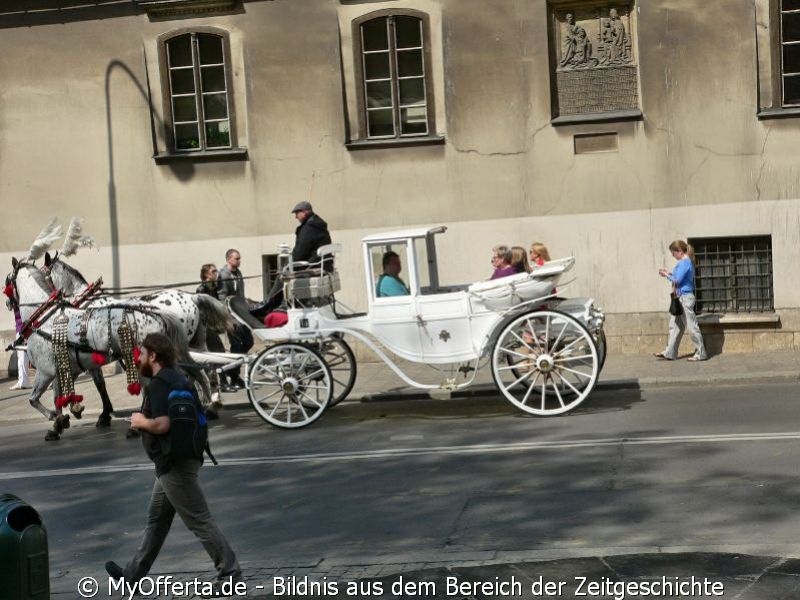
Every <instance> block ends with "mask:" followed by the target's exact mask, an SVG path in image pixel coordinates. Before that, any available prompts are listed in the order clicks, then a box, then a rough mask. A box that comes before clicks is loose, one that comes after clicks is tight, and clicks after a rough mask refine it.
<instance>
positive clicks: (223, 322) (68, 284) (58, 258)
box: [43, 218, 233, 413]
mask: <svg viewBox="0 0 800 600" xmlns="http://www.w3.org/2000/svg"><path fill="white" fill-rule="evenodd" d="M91 245H92V239H91V238H90V237H88V236H84V235H83V233H82V220H81V219H77V218H73V219H72V221H71V222H70V225H69V228H68V230H67V234H66V239H65V242H64V246H63V247H62V249H61V252H60V253H59V252H56V253H55V255H54V256H50V254H49V253H47V252H46V253H45V266H44V268H43V270H44V272H45V273H46V274H47V275H48V276H49V277H50V281H51V282H52V284H53V286H54V287H55V289H57V290H60V291H61V292H62V294H63V295H64V297H66V298H71V299H75V298H81V297H83V296H85V295H87V291H89V290H90V289H91V288H92V286H93V285H94V284H90V283H88V282H87V281H86V278H85V277H84V276H83V275H82V274H81V273H80V271H78V270H77V269H75V268H74V267H72V266H71V265H69V264H67V263H66V262H65V261H64V260H63V258H64V257H68V256H71V255H73V254H74V253H75V251H76V250H77V249H78V248H80V247H83V246H91ZM110 303H117V304H119V301H116V300H114V299H113V298H111V297H109V296H107V295H101V296H92V297H90V299H89V300H87V301H86V303H85V304H82V305H81V306H82V307H84V308H87V309H89V310H95V309H97V308H101V307H103V306H106V305H108V304H110ZM123 304H129V305H132V306H137V307H150V308H153V309H155V310H157V311H158V312H159V313H161V314H169V315H172V316H173V317H175V318H176V319H177V321H178V322H179V323H180V327H181V329H182V330H183V334H184V335H185V337H186V340H187V341H188V345H189V348H191V349H192V350H197V351H200V352H205V351H206V350H207V349H208V347H207V345H206V333H207V331H209V330H210V331H214V332H216V333H223V332H226V331H229V330H230V328H231V327H232V325H233V320H232V318H231V315H230V313H229V312H228V309H227V308H225V305H224V304H222V303H221V302H219V301H218V300H216V299H214V298H212V297H211V296H208V295H207V294H190V293H187V292H184V291H181V290H176V289H158V290H154V291H153V292H151V293H150V294H147V295H145V296H140V297H134V298H129V299H128V300H127V301H125V303H123ZM196 376H197V377H198V378H201V380H202V378H204V377H205V374H204V373H202V372H197V373H196ZM201 388H202V389H203V404H204V405H205V407H206V410H207V411H209V413H213V412H215V411H216V410H218V409H219V408H220V407H221V403H220V401H219V380H218V379H217V378H216V377H212V378H211V381H210V388H211V389H210V391H209V390H208V389H207V388H206V386H205V385H203V384H201Z"/></svg>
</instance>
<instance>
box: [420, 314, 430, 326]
mask: <svg viewBox="0 0 800 600" xmlns="http://www.w3.org/2000/svg"><path fill="white" fill-rule="evenodd" d="M417 325H419V326H420V327H426V326H427V325H428V324H427V323H426V322H425V319H423V318H422V315H417Z"/></svg>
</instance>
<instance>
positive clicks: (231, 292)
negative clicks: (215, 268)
mask: <svg viewBox="0 0 800 600" xmlns="http://www.w3.org/2000/svg"><path fill="white" fill-rule="evenodd" d="M241 263H242V256H241V254H239V251H238V250H236V248H231V249H230V250H228V251H227V252H226V253H225V266H224V267H222V268H221V269H220V270H219V278H218V280H217V297H218V298H219V299H220V302H225V298H227V297H228V296H238V297H239V298H242V299H244V300H245V301H247V297H246V296H245V295H244V277H242V272H241V270H239V265H240V264H241ZM248 304H249V302H248ZM228 341H229V342H230V345H231V352H233V353H234V354H246V353H247V352H248V351H249V350H250V348H252V347H253V334H252V333H251V332H250V330H249V329H248V328H247V327H246V326H244V325H242V324H241V323H237V324H236V326H235V327H234V328H233V331H231V332H230V333H228ZM228 376H229V377H230V380H231V385H232V386H235V387H237V388H239V389H240V390H241V389H244V387H245V385H244V381H243V380H242V376H241V367H236V368H235V369H231V370H230V371H228Z"/></svg>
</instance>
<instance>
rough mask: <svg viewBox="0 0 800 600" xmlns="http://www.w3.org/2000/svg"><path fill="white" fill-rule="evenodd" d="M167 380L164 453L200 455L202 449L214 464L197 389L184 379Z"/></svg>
mask: <svg viewBox="0 0 800 600" xmlns="http://www.w3.org/2000/svg"><path fill="white" fill-rule="evenodd" d="M164 381H166V380H164ZM168 383H169V384H170V386H171V387H170V392H169V396H167V402H168V408H167V415H168V416H169V432H168V433H167V434H166V436H164V441H165V445H164V454H165V455H166V456H168V457H170V458H179V459H181V458H195V459H202V458H203V453H204V452H205V453H206V454H208V457H209V458H210V459H211V462H213V463H214V464H215V465H216V464H217V459H216V458H214V455H213V454H211V448H210V447H209V445H208V420H207V419H206V413H205V411H204V410H203V405H202V404H201V403H200V398H199V397H198V395H197V391H196V390H195V389H194V388H193V387H192V386H191V385H188V386H187V384H186V383H173V382H168Z"/></svg>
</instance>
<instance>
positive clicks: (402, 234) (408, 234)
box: [361, 225, 447, 244]
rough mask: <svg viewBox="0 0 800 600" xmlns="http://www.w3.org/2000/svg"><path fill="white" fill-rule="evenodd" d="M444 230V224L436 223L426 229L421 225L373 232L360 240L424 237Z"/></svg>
mask: <svg viewBox="0 0 800 600" xmlns="http://www.w3.org/2000/svg"><path fill="white" fill-rule="evenodd" d="M445 231H447V227H446V226H445V225H438V226H437V227H430V228H427V229H423V228H421V227H418V228H415V229H399V230H397V231H383V232H381V233H373V234H372V235H368V236H366V237H364V238H361V241H362V242H363V243H367V244H368V243H371V242H393V241H396V240H407V239H416V238H424V237H428V236H432V235H436V234H437V233H444V232H445Z"/></svg>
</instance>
